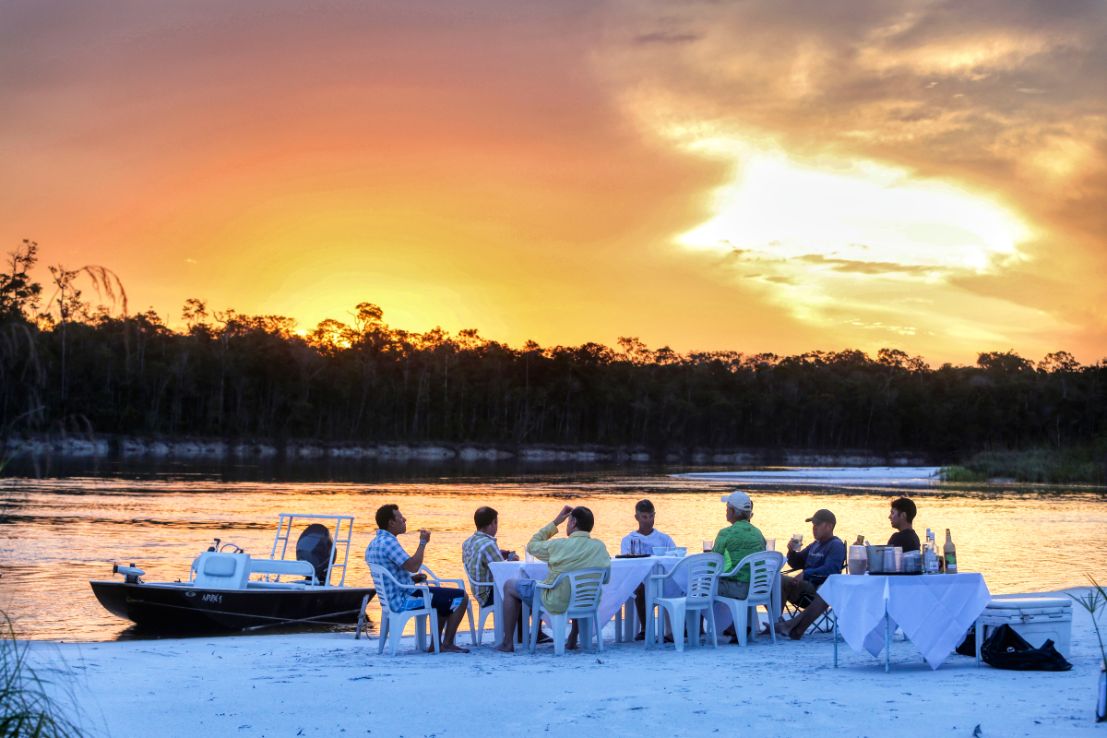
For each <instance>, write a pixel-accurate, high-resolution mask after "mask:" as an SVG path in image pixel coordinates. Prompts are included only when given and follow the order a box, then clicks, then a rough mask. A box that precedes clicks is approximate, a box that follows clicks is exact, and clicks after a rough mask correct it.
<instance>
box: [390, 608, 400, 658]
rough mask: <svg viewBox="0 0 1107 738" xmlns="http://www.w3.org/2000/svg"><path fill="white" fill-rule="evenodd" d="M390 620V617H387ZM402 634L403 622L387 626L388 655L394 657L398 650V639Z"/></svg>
mask: <svg viewBox="0 0 1107 738" xmlns="http://www.w3.org/2000/svg"><path fill="white" fill-rule="evenodd" d="M389 619H391V616H389ZM403 634H404V624H403V621H400V622H399V623H394V624H393V623H389V624H388V655H389V656H395V655H396V653H397V652H398V651H399V650H400V637H401V636H403Z"/></svg>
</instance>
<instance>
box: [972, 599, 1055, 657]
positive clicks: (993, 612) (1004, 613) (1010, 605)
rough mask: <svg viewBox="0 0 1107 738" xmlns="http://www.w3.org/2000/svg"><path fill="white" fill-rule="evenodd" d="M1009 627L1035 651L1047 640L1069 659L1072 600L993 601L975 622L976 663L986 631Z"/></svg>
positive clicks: (987, 632) (986, 634)
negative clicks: (1004, 626)
mask: <svg viewBox="0 0 1107 738" xmlns="http://www.w3.org/2000/svg"><path fill="white" fill-rule="evenodd" d="M1001 625H1010V626H1011V627H1012V628H1014V629H1015V631H1016V632H1018V634H1019V635H1021V636H1022V637H1023V638H1025V639H1026V641H1027V643H1029V644H1030V645H1031V646H1034V647H1035V648H1039V647H1041V645H1042V644H1043V643H1045V642H1046V641H1047V640H1052V641H1053V646H1054V648H1056V649H1057V650H1058V651H1060V652H1061V655H1062V656H1064V657H1065V658H1068V655H1069V649H1070V645H1071V641H1072V600H1070V599H1068V598H1067V597H1066V598H1061V597H1002V598H996V599H993V600H992V601H991V602H989V603H988V606H987V607H985V608H984V612H982V613H980V617H978V618H977V619H976V660H977V661H980V646H981V645H982V644H983V643H984V639H985V638H986V637H987V636H988V635H989V634H990V633H989V631H990V630H992V629H994V628H998V627H999V626H1001Z"/></svg>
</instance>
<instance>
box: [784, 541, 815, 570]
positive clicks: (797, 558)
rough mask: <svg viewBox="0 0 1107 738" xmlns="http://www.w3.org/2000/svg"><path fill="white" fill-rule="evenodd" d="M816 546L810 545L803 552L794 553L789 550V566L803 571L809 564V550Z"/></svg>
mask: <svg viewBox="0 0 1107 738" xmlns="http://www.w3.org/2000/svg"><path fill="white" fill-rule="evenodd" d="M813 545H815V544H811V545H809V546H808V547H807V548H805V549H803V550H802V551H793V550H792V549H788V566H790V567H792V568H793V569H802V568H803V567H804V566H805V565H806V564H807V550H808V549H809V548H811V546H813Z"/></svg>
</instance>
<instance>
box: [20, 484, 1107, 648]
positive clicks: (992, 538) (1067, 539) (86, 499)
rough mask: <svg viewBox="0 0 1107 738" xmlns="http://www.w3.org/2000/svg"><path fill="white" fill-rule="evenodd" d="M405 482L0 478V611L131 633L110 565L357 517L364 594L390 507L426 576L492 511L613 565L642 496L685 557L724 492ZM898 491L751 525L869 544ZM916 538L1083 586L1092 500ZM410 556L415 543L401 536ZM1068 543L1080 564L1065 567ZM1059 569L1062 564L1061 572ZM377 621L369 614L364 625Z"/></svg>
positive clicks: (709, 527) (37, 629)
mask: <svg viewBox="0 0 1107 738" xmlns="http://www.w3.org/2000/svg"><path fill="white" fill-rule="evenodd" d="M422 474H423V475H424V476H423V477H420V478H419V479H418V480H416V481H413V480H412V479H405V478H395V477H393V478H390V479H386V480H378V481H374V480H371V479H330V480H328V481H327V482H312V481H304V480H293V481H289V480H286V479H282V480H277V481H274V482H272V483H265V482H262V481H260V480H258V479H250V480H245V481H222V480H221V479H219V478H213V476H212V475H211V473H210V472H208V473H205V474H201V475H195V474H192V475H189V476H187V477H178V478H174V479H170V478H168V477H167V476H164V475H163V476H158V475H149V476H142V475H137V476H136V475H127V477H125V478H123V477H95V476H83V477H76V478H49V479H6V480H2V481H0V510H4V511H5V512H4V515H3V517H0V608H3V609H5V610H6V611H8V612H9V613H11V614H12V615H13V616H14V617H15V618H16V619H17V627H18V629H19V631H20V633H21V634H22V635H24V636H27V637H32V638H54V639H67V640H105V639H112V638H117V637H129V636H141V635H142V634H141V633H139V632H136V631H133V630H131V629H129V627H128V624H127V623H126V622H124V621H121V620H119V619H117V618H115V617H114V616H112V615H110V614H108V613H107V612H106V611H104V610H103V609H102V608H101V607H100V605H99V604H98V603H97V602H96V600H95V597H94V596H93V595H92V592H91V590H90V588H89V586H88V580H89V579H93V578H110V571H111V562H113V561H120V562H127V563H130V562H135V563H136V564H138V565H139V566H141V567H142V568H144V569H145V570H146V571H147V577H146V578H147V579H148V580H150V581H155V580H162V581H174V580H177V579H180V578H187V576H188V567H189V562H191V560H192V558H193V557H194V556H195V555H196V554H197V553H199V552H200V551H201V550H203V549H204V548H206V547H207V546H208V545H209V544H210V543H211V541H212V539H214V538H216V537H218V538H221V539H222V540H223V541H232V542H234V543H236V544H238V545H240V546H242V547H244V548H245V549H246V550H247V551H248V552H251V553H254V554H256V555H261V556H268V554H269V551H270V549H271V546H272V542H273V529H274V527H275V522H276V516H277V513H279V512H282V511H293V512H313V513H327V514H352V515H355V516H356V517H357V521H356V524H355V529H354V542H353V548H352V550H351V554H350V567H349V571H350V574H349V576H348V578H347V583H348V584H355V585H368V584H369V572H368V569H367V567H366V566H365V565H364V562H363V560H362V554H363V552H364V549H365V546H366V545H367V544H368V542H369V541H370V540H371V538H372V536H373V534H374V531H375V525H374V523H373V513H374V512H375V510H376V508H377V507H378V506H379V505H382V504H384V503H386V502H396V503H398V504H399V505H400V506H401V508H402V509H403V511H404V514H405V515H406V516H407V518H408V520H409V525H410V528H411V530H413V531H414V530H416V529H418V528H421V527H423V528H428V529H430V530H432V531H433V536H432V539H431V543H430V546H429V548H428V551H427V558H426V561H427V564H429V565H430V566H431V567H432V568H433V569H434V570H435V572H436V573H438V574H439V575H441V576H447V577H457V576H463V571H462V567H461V564H460V549H461V543H462V541H464V539H465V538H466V537H468V536H469V535H470V533H471V532H472V528H473V522H472V514H473V511H474V510H475V509H476V508H477V507H478V506H480V505H485V504H490V505H492V506H493V507H495V508H496V509H497V510H499V512H500V535H499V538H500V543H501V547H503V548H510V549H515V550H517V551H522V550H523V549H524V548H525V545H526V542H527V540H528V539H529V538H530V536H531V535H532V534H533V532H534V531H536V530H537V529H538V528H539V527H541V526H542V525H543V524H545V523H546V522H548V521H549V520H550V519H552V518H553V517H554V515H555V514H556V513H557V511H558V509H559V508H560V507H561V505H562V504H564V503H566V502H571V503H574V504H587V505H588V506H589V507H591V508H592V509H593V511H594V512H595V513H596V520H597V523H596V530H595V535H596V537H598V538H600V539H601V540H603V541H604V542H605V543H606V544H607V546H608V549H609V550H611V551H612V552H613V553H614V552H616V551H617V549H618V545H619V541H620V539H621V538H622V536H623V535H625V534H626V533H627V532H629V531H630V530H631V529H632V528H633V527H634V525H635V523H634V520H633V514H634V510H633V507H634V502H635V501H636V500H638V499H640V498H642V497H647V496H648V497H649V498H650V499H652V500H653V502H654V504H655V505H656V507H657V510H658V514H657V526H658V528H659V529H661V530H664V531H665V532H667V533H669V534H670V535H672V536H673V537H674V538H675V539H676V541H677V543H678V544H680V545H686V546H688V547H689V548H690V549H695V548H696V547H697V545H698V544H699V542H700V541H701V540H702V539H705V538H712V537H714V535H715V533H716V532H717V531H718V529H719V528H721V527H723V526H724V525H725V524H726V522H725V519H724V509H723V504H722V503H721V502H720V501H719V498H720V496H721V495H722V494H723V493H724V492H725V491H726V490H727V489H729V488H730V486H731V485H730V484H729V483H726V482H705V481H697V480H688V479H679V478H673V477H668V476H665V475H662V474H658V473H647V474H637V473H631V474H628V472H627V470H626V469H619V470H605V469H596V468H589V469H588V470H586V471H583V472H574V471H572V470H566V469H565V468H564V467H561V468H560V469H549V470H539V471H535V470H533V469H527V470H526V471H525V473H514V472H509V473H501V474H499V475H496V476H491V475H490V476H483V477H482V476H463V477H461V478H450V477H446V476H444V475H443V474H442V473H440V472H439V471H438V470H431V471H427V470H426V467H424V468H423V472H422ZM903 492H904V490H902V489H899V488H886V489H873V488H841V487H815V488H812V487H804V488H794V487H793V488H757V489H754V490H753V491H752V496H753V498H754V501H755V507H754V518H753V522H754V524H755V525H757V526H758V527H760V528H761V530H762V531H763V532H764V533H765V535H766V536H767V537H769V538H776V539H777V540H778V542H780V543H781V545H783V541H785V540H786V539H787V538H788V537H789V536H790V535H791V534H792V533H804V535H805V537H806V538H807V539H808V540H810V526H809V525H808V524H807V523H805V522H804V519H805V518H807V517H809V516H810V515H811V514H812V513H813V512H814V511H815V510H816V509H817V508H820V507H828V508H830V509H831V510H833V511H834V512H835V513H836V515H837V517H838V521H839V526H838V530H837V533H838V535H839V536H841V537H842V538H844V539H846V540H847V541H851V540H853V539H854V538H855V537H856V536H857V535H858V534H862V535H865V536H866V537H867V538H868V539H869V540H871V541H873V542H880V543H883V542H884V541H885V540H886V539H887V537H888V536H889V535H890V534H891V532H892V531H891V529H890V528H889V526H888V521H887V514H888V503H889V502H890V501H891V500H892V499H893V498H894V497H896V496H899V495H900V494H903ZM912 495H913V496H914V497H915V498H916V500H917V502H918V505H919V517H918V519H917V520H916V528H917V529H919V531H920V535H921V534H922V532H923V529H925V528H926V527H931V528H934V529H935V530H936V531H937V532H938V535H939V538H941V537H943V535H944V529H945V528H950V529H951V530H952V532H953V536H954V540H955V541H956V542H957V549H958V555H959V559H960V561H961V565H962V568H963V570H965V571H981V572H983V573H984V575H985V578H986V580H987V582H988V585H989V587H990V588H991V590H992V591H993V592H994V593H1005V592H1019V591H1043V590H1051V589H1057V588H1062V587H1066V586H1073V585H1080V584H1084V583H1086V582H1085V579H1084V572H1085V571H1087V572H1091V573H1102V572H1104V570H1105V568H1107V551H1104V550H1103V549H1102V548H1101V547H1099V546H1096V545H1092V544H1094V541H1096V540H1100V539H1101V537H1102V531H1103V530H1104V526H1105V524H1107V495H1105V494H1104V492H1103V491H1073V490H1058V489H1054V488H1042V487H1004V488H971V489H952V488H945V487H937V488H932V489H927V490H919V491H917V492H912ZM401 542H402V543H403V544H404V545H405V547H407V548H408V549H409V550H410V551H414V549H415V542H416V538H415V535H414V534H409V535H407V536H402V537H401ZM1074 546H1079V549H1078V551H1079V553H1078V555H1076V556H1073V554H1072V551H1073V547H1074ZM1074 562H1076V563H1075V564H1074ZM378 615H379V613H374V614H373V618H374V621H376V620H377V619H378Z"/></svg>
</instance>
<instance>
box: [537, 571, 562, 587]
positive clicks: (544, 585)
mask: <svg viewBox="0 0 1107 738" xmlns="http://www.w3.org/2000/svg"><path fill="white" fill-rule="evenodd" d="M568 576H569V572H562V573H561V574H558V575H557V578H556V579H554V580H553V581H552V582H550V583H549V584H546V583H544V582H535V583H534V591H535V592H537V591H538V590H539V589H553V588H554V587H556V586H557V585H558V584H561V580H562V579H565V578H567V577H568Z"/></svg>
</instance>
